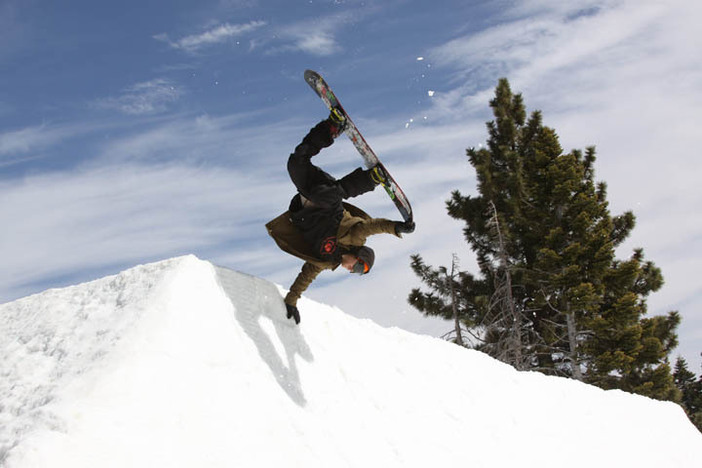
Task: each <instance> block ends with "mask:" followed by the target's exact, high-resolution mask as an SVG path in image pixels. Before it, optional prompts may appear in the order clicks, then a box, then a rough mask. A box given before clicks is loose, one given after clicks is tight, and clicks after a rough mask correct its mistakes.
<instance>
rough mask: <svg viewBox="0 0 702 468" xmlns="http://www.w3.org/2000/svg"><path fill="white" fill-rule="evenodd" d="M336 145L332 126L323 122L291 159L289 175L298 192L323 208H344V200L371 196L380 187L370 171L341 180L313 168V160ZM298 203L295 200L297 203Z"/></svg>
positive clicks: (359, 169) (297, 148)
mask: <svg viewBox="0 0 702 468" xmlns="http://www.w3.org/2000/svg"><path fill="white" fill-rule="evenodd" d="M332 143H334V138H333V137H332V135H331V128H330V123H329V121H327V120H323V121H322V122H320V123H318V124H317V125H316V126H314V128H312V129H311V130H310V131H309V133H308V134H307V135H306V136H305V138H303V140H302V143H300V144H299V145H297V147H296V148H295V151H294V152H293V153H292V154H291V155H290V157H289V158H288V174H290V179H292V182H293V184H295V187H297V190H298V192H300V194H302V196H304V197H305V198H306V199H307V200H309V201H311V202H312V203H313V204H315V205H317V206H319V207H321V208H334V207H337V206H341V201H342V200H343V199H344V198H351V197H357V196H358V195H361V194H363V193H366V192H370V191H372V190H373V189H374V188H375V185H376V184H375V182H374V181H373V179H372V178H371V176H370V171H366V170H363V169H361V168H358V169H356V170H354V171H353V172H351V173H349V174H347V175H346V176H344V177H342V178H341V179H339V180H337V179H335V178H334V177H332V176H331V175H329V174H328V173H326V172H325V171H323V170H322V169H320V168H319V167H317V166H315V165H314V164H312V161H311V159H312V157H313V156H315V155H317V154H319V152H320V151H321V150H322V149H323V148H326V147H328V146H331V145H332ZM296 198H299V197H296ZM294 201H295V199H293V203H294ZM292 208H293V207H292V206H291V211H293V210H292ZM295 208H297V207H295ZM294 211H297V210H294Z"/></svg>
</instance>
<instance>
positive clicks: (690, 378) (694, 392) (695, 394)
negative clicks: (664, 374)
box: [673, 357, 702, 432]
mask: <svg viewBox="0 0 702 468" xmlns="http://www.w3.org/2000/svg"><path fill="white" fill-rule="evenodd" d="M673 378H674V379H675V386H676V387H677V388H678V389H679V390H680V393H681V395H682V396H681V400H680V405H681V406H682V407H683V409H684V410H685V413H687V415H688V417H689V418H690V421H692V423H693V424H694V425H695V426H696V427H697V429H699V431H700V432H702V375H701V376H700V377H699V379H698V380H697V381H695V374H694V373H692V372H690V370H689V369H688V368H687V362H686V361H685V359H683V358H682V357H678V359H677V361H675V372H674V373H673Z"/></svg>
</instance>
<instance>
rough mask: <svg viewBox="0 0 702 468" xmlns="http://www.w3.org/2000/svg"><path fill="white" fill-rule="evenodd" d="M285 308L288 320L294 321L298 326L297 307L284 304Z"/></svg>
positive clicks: (298, 314) (298, 313)
mask: <svg viewBox="0 0 702 468" xmlns="http://www.w3.org/2000/svg"><path fill="white" fill-rule="evenodd" d="M285 308H286V309H288V318H292V319H295V323H296V324H298V325H299V324H300V311H299V310H297V307H295V306H292V305H290V304H285Z"/></svg>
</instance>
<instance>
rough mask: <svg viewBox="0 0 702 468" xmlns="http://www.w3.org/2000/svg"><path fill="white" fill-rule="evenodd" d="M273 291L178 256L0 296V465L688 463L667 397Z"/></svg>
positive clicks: (687, 435)
mask: <svg viewBox="0 0 702 468" xmlns="http://www.w3.org/2000/svg"><path fill="white" fill-rule="evenodd" d="M282 294H284V291H283V290H282V289H281V288H280V287H278V286H276V285H274V284H271V283H269V282H267V281H264V280H262V279H259V278H255V277H252V276H249V275H245V274H242V273H237V272H234V271H232V270H229V269H226V268H222V267H217V266H214V265H212V264H210V263H208V262H205V261H202V260H199V259H197V258H196V257H194V256H186V257H180V258H176V259H171V260H167V261H164V262H159V263H154V264H150V265H144V266H139V267H136V268H133V269H130V270H127V271H125V272H123V273H120V274H119V275H116V276H112V277H107V278H103V279H101V280H97V281H93V282H90V283H86V284H82V285H78V286H73V287H70V288H65V289H60V290H49V291H46V292H44V293H41V294H38V295H35V296H30V297H27V298H24V299H21V300H18V301H15V302H11V303H8V304H3V305H0V377H1V380H0V398H1V399H0V402H1V403H0V466H3V467H7V468H28V467H32V468H34V467H49V466H50V467H59V468H60V467H83V466H85V467H95V466H100V467H113V466H114V467H124V466H130V467H153V466H161V467H180V466H183V467H192V466H202V467H219V466H222V467H225V466H226V467H230V466H247V467H248V466H253V467H256V466H276V465H283V466H305V467H309V466H325V467H326V466H342V467H344V466H348V467H356V466H358V467H361V466H398V467H399V466H403V467H407V466H409V467H413V466H417V467H420V466H422V467H424V466H435V465H439V464H444V463H446V464H448V463H454V462H455V461H456V460H469V461H470V464H471V466H476V467H501V466H505V467H507V466H514V465H515V464H516V463H518V464H519V465H520V466H524V467H531V466H533V467H536V466H538V467H549V466H554V467H555V466H561V464H562V463H563V460H569V465H570V466H576V467H579V466H582V467H588V468H590V467H591V466H593V465H599V466H613V465H615V464H620V465H623V466H639V467H648V466H651V467H653V466H656V467H658V466H676V467H688V466H689V467H693V466H698V465H697V463H698V460H697V458H696V454H697V452H699V448H700V447H701V446H702V436H700V434H699V433H698V432H697V431H696V429H695V428H694V426H692V424H690V423H689V421H687V418H686V417H685V415H684V414H683V412H682V410H681V409H680V408H679V407H678V406H677V405H674V404H672V403H663V402H657V401H653V400H649V399H647V398H643V397H640V396H635V395H629V394H626V393H624V392H619V391H611V392H605V391H602V390H600V389H597V388H595V387H591V386H588V385H584V384H581V383H579V382H575V381H571V380H566V379H560V378H554V377H546V376H543V375H541V374H536V373H520V372H516V371H515V370H514V369H512V368H510V367H509V366H506V365H504V364H501V363H499V362H497V361H495V360H493V359H491V358H489V357H487V356H485V355H483V354H481V353H478V352H475V351H469V350H465V349H461V348H459V347H457V346H455V345H452V344H449V343H445V342H443V341H441V340H437V339H433V338H429V337H424V336H417V335H413V334H411V333H408V332H404V331H401V330H398V329H385V328H381V327H379V326H377V325H376V324H374V323H373V322H371V321H369V320H358V319H355V318H352V317H350V316H348V315H346V314H344V313H343V312H341V311H340V310H338V309H336V308H333V307H329V306H325V305H321V304H317V303H314V302H312V301H310V300H308V299H306V298H303V299H302V300H301V301H300V303H299V306H300V310H301V312H302V314H303V322H302V324H301V325H300V326H299V327H298V326H295V325H294V324H293V323H292V322H291V321H289V320H287V319H285V309H284V306H283V303H282ZM544 440H547V441H548V442H549V444H548V445H549V449H548V451H547V453H546V452H544V451H542V450H535V447H537V446H538V447H542V446H543V441H544ZM574 454H575V455H576V456H573V455H574ZM466 457H468V458H466Z"/></svg>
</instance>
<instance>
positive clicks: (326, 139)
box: [266, 110, 415, 324]
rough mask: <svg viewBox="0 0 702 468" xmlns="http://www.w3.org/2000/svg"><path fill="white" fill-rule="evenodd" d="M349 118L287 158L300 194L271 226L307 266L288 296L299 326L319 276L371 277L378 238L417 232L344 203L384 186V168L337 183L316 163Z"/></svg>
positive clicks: (316, 132)
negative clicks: (340, 272)
mask: <svg viewBox="0 0 702 468" xmlns="http://www.w3.org/2000/svg"><path fill="white" fill-rule="evenodd" d="M345 124H346V121H345V118H344V117H343V115H342V114H341V113H338V112H334V110H332V112H331V113H330V115H329V117H328V118H327V119H326V120H323V121H321V122H320V123H318V124H317V125H316V126H315V127H313V128H312V129H311V130H310V131H309V133H308V134H307V136H305V138H304V139H303V140H302V143H300V144H299V145H298V146H297V147H296V148H295V151H294V152H293V153H292V154H291V155H290V157H289V158H288V173H289V174H290V178H291V179H292V182H293V183H294V184H295V187H296V188H297V190H298V193H297V194H296V195H295V196H294V197H293V198H292V200H291V201H290V207H289V209H288V211H287V212H285V213H283V214H282V215H280V216H278V217H277V218H275V219H274V220H272V221H271V222H269V223H268V224H267V225H266V228H267V229H268V233H269V234H270V235H271V237H273V239H274V240H275V241H276V243H277V244H278V246H279V247H280V248H281V249H282V250H284V251H285V252H288V253H290V254H292V255H294V256H296V257H298V258H300V259H302V260H304V261H305V264H304V265H303V266H302V271H301V272H300V273H299V274H298V276H297V278H296V279H295V281H294V282H293V284H292V286H290V292H289V293H288V294H287V296H285V306H286V308H287V317H288V318H293V319H294V320H295V323H298V324H299V323H300V312H299V311H298V309H297V301H298V299H299V298H300V296H301V295H302V293H303V292H304V291H305V290H307V288H308V287H309V286H310V284H311V283H312V282H313V281H314V280H315V278H316V277H317V275H319V273H321V272H322V271H323V270H325V269H330V270H335V269H336V268H338V267H339V266H342V267H344V268H345V269H347V270H348V271H349V272H351V273H357V274H360V275H365V274H367V273H368V272H369V271H370V270H371V268H372V267H373V263H374V261H375V253H374V252H373V250H372V249H371V248H370V247H367V246H366V245H365V243H366V238H367V237H369V236H371V235H374V234H381V233H387V234H394V235H396V236H398V237H400V238H401V237H402V234H403V233H411V232H413V231H414V227H415V225H414V222H413V221H391V220H388V219H382V218H371V217H370V216H369V215H368V214H367V213H365V212H364V211H363V210H361V209H359V208H357V207H355V206H353V205H351V204H349V203H345V202H343V199H345V198H351V197H356V196H358V195H361V194H363V193H366V192H369V191H372V190H373V189H375V187H376V186H377V185H378V184H379V183H380V182H382V181H383V177H384V174H383V172H382V170H381V168H380V167H377V166H376V167H374V168H371V169H368V170H364V169H361V168H358V169H356V170H354V171H353V172H351V173H350V174H348V175H346V176H344V177H342V178H341V179H339V180H337V179H335V178H334V177H332V176H331V175H329V174H327V173H326V172H324V171H323V170H322V169H320V168H319V167H317V166H315V165H313V164H312V162H311V158H312V157H313V156H315V155H317V154H318V153H319V152H320V151H321V150H322V149H323V148H326V147H329V146H331V145H332V144H333V143H334V139H335V138H336V137H338V136H339V135H340V134H342V133H343V132H344V129H345Z"/></svg>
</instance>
